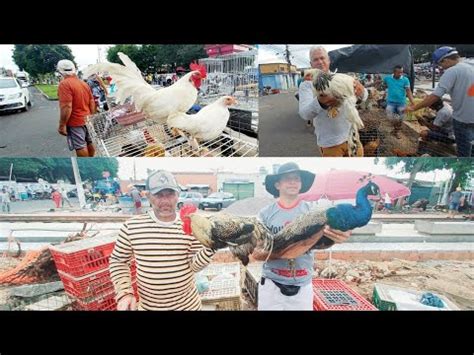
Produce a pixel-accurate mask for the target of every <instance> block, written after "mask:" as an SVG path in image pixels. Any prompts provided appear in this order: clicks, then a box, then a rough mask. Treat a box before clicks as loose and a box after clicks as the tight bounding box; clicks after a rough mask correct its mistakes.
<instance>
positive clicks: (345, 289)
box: [313, 279, 377, 311]
mask: <svg viewBox="0 0 474 355" xmlns="http://www.w3.org/2000/svg"><path fill="white" fill-rule="evenodd" d="M313 293H314V299H313V308H314V310H316V311H377V308H376V307H375V306H374V305H373V304H371V303H370V302H369V301H367V300H366V299H365V298H364V297H362V296H361V295H359V294H358V293H357V292H355V291H354V290H352V289H351V288H350V287H349V286H348V285H347V284H345V283H344V282H342V281H341V280H336V279H313Z"/></svg>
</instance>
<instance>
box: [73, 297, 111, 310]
mask: <svg viewBox="0 0 474 355" xmlns="http://www.w3.org/2000/svg"><path fill="white" fill-rule="evenodd" d="M74 309H75V310H77V311H116V310H117V302H116V301H115V293H110V294H108V295H103V296H101V297H97V298H96V299H95V300H93V301H90V302H82V301H81V300H76V302H75V303H74Z"/></svg>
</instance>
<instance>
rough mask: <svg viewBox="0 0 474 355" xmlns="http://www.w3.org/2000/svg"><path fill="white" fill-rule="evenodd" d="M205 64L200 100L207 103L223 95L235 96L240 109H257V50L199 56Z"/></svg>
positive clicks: (256, 110) (237, 106) (201, 102)
mask: <svg viewBox="0 0 474 355" xmlns="http://www.w3.org/2000/svg"><path fill="white" fill-rule="evenodd" d="M199 64H202V65H205V66H206V70H207V78H206V79H205V80H203V82H202V85H201V90H200V93H199V99H198V101H199V103H200V104H203V105H205V104H208V103H211V102H212V101H214V100H216V99H217V98H218V97H221V96H224V95H232V96H234V97H235V98H236V99H237V101H238V104H237V105H236V108H237V109H240V110H246V111H251V112H258V67H257V50H256V49H253V50H250V51H246V52H241V53H236V54H229V55H223V56H219V57H214V58H204V59H200V60H199Z"/></svg>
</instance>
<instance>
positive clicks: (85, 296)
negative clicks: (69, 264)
mask: <svg viewBox="0 0 474 355" xmlns="http://www.w3.org/2000/svg"><path fill="white" fill-rule="evenodd" d="M58 273H59V277H60V278H61V281H62V282H63V285H64V290H65V291H66V293H67V294H68V295H69V296H71V297H73V298H78V299H80V300H83V301H87V300H91V299H94V298H96V297H98V296H101V295H105V294H109V293H111V292H113V291H114V285H113V284H112V280H111V279H110V272H109V269H108V268H107V269H105V270H102V271H98V272H95V273H93V274H90V275H86V276H83V277H80V278H74V277H71V276H69V275H67V274H65V273H63V272H62V271H59V272H58Z"/></svg>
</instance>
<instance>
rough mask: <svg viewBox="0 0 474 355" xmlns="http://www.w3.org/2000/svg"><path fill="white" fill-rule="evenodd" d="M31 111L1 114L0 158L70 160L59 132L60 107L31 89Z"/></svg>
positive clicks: (64, 141) (55, 102)
mask: <svg viewBox="0 0 474 355" xmlns="http://www.w3.org/2000/svg"><path fill="white" fill-rule="evenodd" d="M29 90H30V95H31V98H32V103H33V105H32V107H31V108H30V110H29V111H28V112H8V113H7V112H4V113H0V147H2V146H6V147H5V148H0V157H70V156H72V154H71V152H70V151H69V149H68V147H67V143H66V139H65V137H63V136H60V135H59V134H58V133H57V126H58V122H59V107H58V102H57V101H49V100H47V99H45V98H44V96H43V95H41V93H40V92H39V91H38V90H37V89H36V88H34V87H30V88H29Z"/></svg>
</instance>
